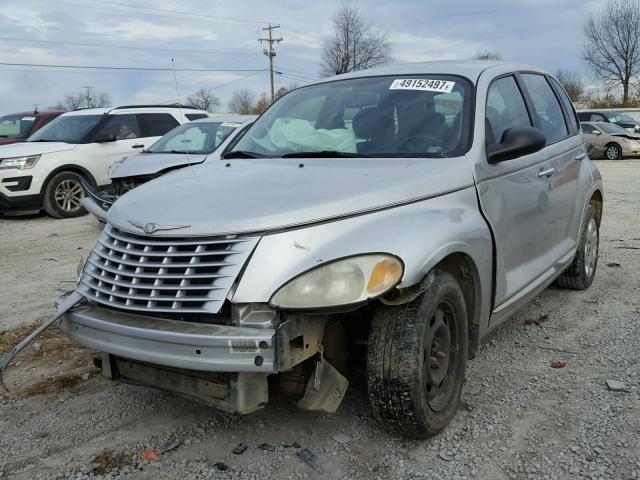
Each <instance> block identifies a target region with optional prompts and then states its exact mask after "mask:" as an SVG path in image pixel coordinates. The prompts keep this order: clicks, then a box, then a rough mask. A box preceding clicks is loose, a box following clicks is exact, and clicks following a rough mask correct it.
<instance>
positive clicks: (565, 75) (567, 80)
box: [556, 69, 586, 103]
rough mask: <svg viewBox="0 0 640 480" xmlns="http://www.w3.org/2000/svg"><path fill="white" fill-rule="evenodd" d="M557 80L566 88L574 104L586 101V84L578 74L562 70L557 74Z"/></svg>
mask: <svg viewBox="0 0 640 480" xmlns="http://www.w3.org/2000/svg"><path fill="white" fill-rule="evenodd" d="M556 79H557V80H558V82H560V85H562V86H563V87H564V89H565V90H566V92H567V94H568V95H569V98H570V99H571V101H572V102H574V103H576V102H582V101H584V100H585V98H586V95H585V88H584V83H583V82H582V79H581V78H580V76H579V75H578V74H577V73H575V72H570V71H569V70H562V69H560V70H558V71H557V72H556Z"/></svg>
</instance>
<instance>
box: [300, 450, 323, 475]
mask: <svg viewBox="0 0 640 480" xmlns="http://www.w3.org/2000/svg"><path fill="white" fill-rule="evenodd" d="M296 457H298V458H299V459H300V460H301V461H302V462H304V463H306V464H307V465H309V466H310V467H311V468H313V469H314V470H315V471H316V472H318V473H322V469H321V468H320V465H318V461H317V459H316V456H315V455H314V454H313V453H311V452H310V451H309V450H307V449H306V448H303V449H302V450H299V451H297V452H296Z"/></svg>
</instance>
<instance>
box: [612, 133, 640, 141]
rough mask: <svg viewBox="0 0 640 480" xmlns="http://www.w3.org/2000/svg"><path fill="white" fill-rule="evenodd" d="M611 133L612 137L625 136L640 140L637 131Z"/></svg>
mask: <svg viewBox="0 0 640 480" xmlns="http://www.w3.org/2000/svg"><path fill="white" fill-rule="evenodd" d="M609 135H611V136H612V137H624V138H628V139H630V140H640V135H638V134H636V133H631V132H629V133H622V132H620V133H610V134H609Z"/></svg>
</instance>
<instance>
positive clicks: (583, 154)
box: [576, 152, 587, 162]
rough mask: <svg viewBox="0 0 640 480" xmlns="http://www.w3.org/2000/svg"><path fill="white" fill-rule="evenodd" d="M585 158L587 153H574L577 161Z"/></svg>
mask: <svg viewBox="0 0 640 480" xmlns="http://www.w3.org/2000/svg"><path fill="white" fill-rule="evenodd" d="M585 158H587V154H586V153H584V152H580V153H579V154H577V155H576V160H577V161H579V162H580V161H582V160H584V159H585Z"/></svg>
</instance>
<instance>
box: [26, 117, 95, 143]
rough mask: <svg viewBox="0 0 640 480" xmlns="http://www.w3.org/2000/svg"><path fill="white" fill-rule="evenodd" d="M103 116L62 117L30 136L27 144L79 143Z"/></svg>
mask: <svg viewBox="0 0 640 480" xmlns="http://www.w3.org/2000/svg"><path fill="white" fill-rule="evenodd" d="M103 118H104V115H69V116H65V115H62V116H60V117H58V118H56V119H55V120H53V121H52V122H51V123H48V124H47V125H45V126H44V127H42V128H41V129H40V130H38V131H37V132H36V133H34V134H33V135H31V136H30V137H29V139H28V140H27V141H29V142H65V143H80V142H82V141H83V140H84V139H85V137H86V136H87V135H88V134H89V132H90V131H91V130H93V129H94V128H95V127H96V125H98V122H100V120H102V119H103Z"/></svg>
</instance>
